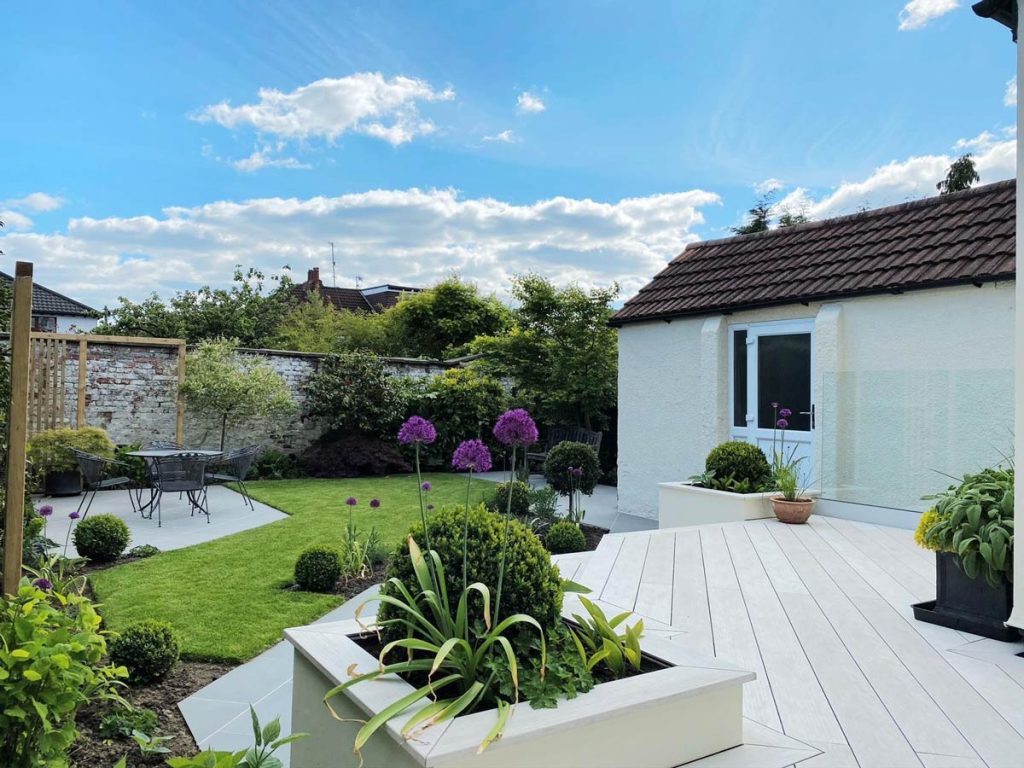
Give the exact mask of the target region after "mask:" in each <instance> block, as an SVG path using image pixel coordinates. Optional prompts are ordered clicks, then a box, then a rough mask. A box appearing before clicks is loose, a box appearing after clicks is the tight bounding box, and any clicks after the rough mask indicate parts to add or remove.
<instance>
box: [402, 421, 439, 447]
mask: <svg viewBox="0 0 1024 768" xmlns="http://www.w3.org/2000/svg"><path fill="white" fill-rule="evenodd" d="M436 439H437V430H436V429H434V425H433V424H431V423H430V422H429V421H427V420H426V419H424V418H423V417H422V416H410V417H409V419H408V421H406V422H405V424H403V425H402V428H401V429H400V430H398V442H400V443H401V444H402V445H411V444H413V443H423V444H424V445H429V444H430V443H432V442H434V441H435V440H436Z"/></svg>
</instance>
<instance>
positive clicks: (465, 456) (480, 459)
mask: <svg viewBox="0 0 1024 768" xmlns="http://www.w3.org/2000/svg"><path fill="white" fill-rule="evenodd" d="M452 466H453V467H455V469H461V470H463V471H466V470H469V471H472V472H487V471H488V470H490V468H491V452H490V451H489V450H488V449H487V446H486V445H484V442H483V440H463V441H462V442H461V443H459V447H458V448H456V449H455V453H454V454H452Z"/></svg>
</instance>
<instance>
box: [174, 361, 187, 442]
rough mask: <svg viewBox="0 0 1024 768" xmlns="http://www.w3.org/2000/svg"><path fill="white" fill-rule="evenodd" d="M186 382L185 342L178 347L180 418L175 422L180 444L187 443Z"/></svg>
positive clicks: (175, 434)
mask: <svg viewBox="0 0 1024 768" xmlns="http://www.w3.org/2000/svg"><path fill="white" fill-rule="evenodd" d="M184 383H185V342H184V341H183V342H181V344H180V346H179V347H178V420H177V423H176V424H175V429H174V439H175V440H176V441H178V444H179V445H184V444H185V396H184V395H183V394H182V392H181V385H182V384H184Z"/></svg>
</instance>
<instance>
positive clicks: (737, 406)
mask: <svg viewBox="0 0 1024 768" xmlns="http://www.w3.org/2000/svg"><path fill="white" fill-rule="evenodd" d="M732 425H733V426H734V427H745V426H747V331H746V329H743V330H739V331H733V332H732Z"/></svg>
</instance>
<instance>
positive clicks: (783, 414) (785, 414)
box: [779, 408, 793, 419]
mask: <svg viewBox="0 0 1024 768" xmlns="http://www.w3.org/2000/svg"><path fill="white" fill-rule="evenodd" d="M792 415H793V412H792V411H791V410H789V408H783V409H782V410H781V411H779V416H781V417H782V418H784V419H788V418H789V417H790V416H792Z"/></svg>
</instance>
